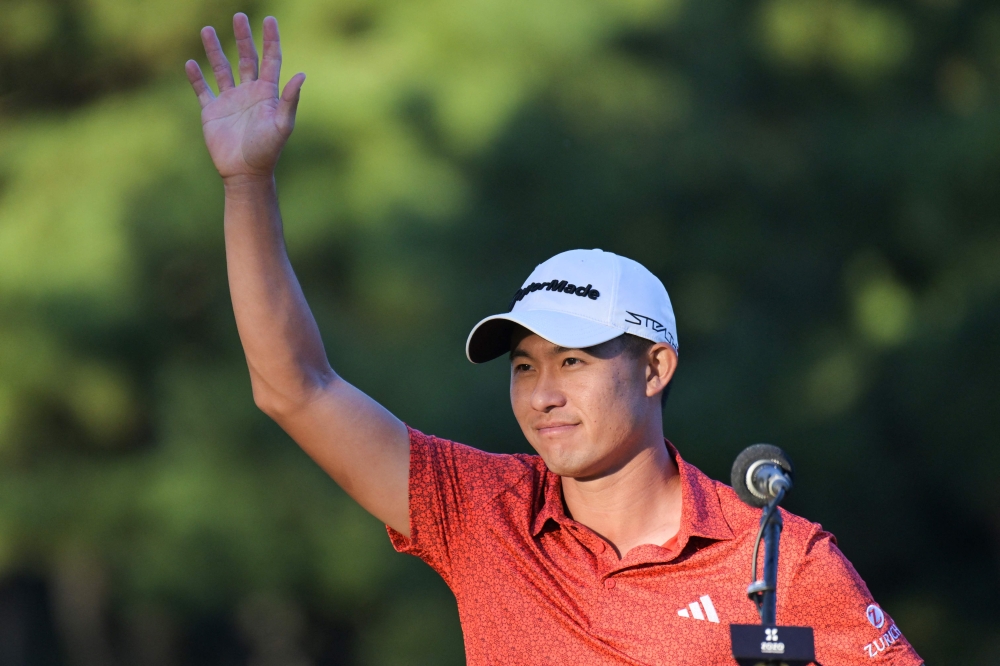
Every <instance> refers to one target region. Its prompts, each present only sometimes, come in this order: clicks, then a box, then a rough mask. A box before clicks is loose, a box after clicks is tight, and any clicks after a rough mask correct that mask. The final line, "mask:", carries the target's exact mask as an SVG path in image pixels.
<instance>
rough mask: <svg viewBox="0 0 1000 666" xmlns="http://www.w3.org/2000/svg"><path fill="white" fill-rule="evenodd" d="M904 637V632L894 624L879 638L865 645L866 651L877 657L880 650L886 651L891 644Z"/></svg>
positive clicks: (869, 654)
mask: <svg viewBox="0 0 1000 666" xmlns="http://www.w3.org/2000/svg"><path fill="white" fill-rule="evenodd" d="M902 637H903V632H901V631H900V630H899V627H897V626H896V625H892V626H891V627H889V629H888V630H887V631H886V632H885V633H884V634H882V636H881V637H879V638H878V639H877V640H874V641H872V642H871V643H869V644H868V645H866V646H865V652H867V653H868V656H869V657H872V658H874V657H877V656H878V655H879V653H880V652H885V651H886V650H888V649H889V646H890V645H892V644H893V643H895V642H896V641H898V640H899V639H900V638H902Z"/></svg>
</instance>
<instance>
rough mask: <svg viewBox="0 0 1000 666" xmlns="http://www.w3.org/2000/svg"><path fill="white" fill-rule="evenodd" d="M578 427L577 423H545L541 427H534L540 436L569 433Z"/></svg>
mask: <svg viewBox="0 0 1000 666" xmlns="http://www.w3.org/2000/svg"><path fill="white" fill-rule="evenodd" d="M578 425H579V424H578V423H547V424H546V425H543V426H535V430H537V431H538V434H540V435H559V434H562V433H565V432H569V431H570V430H572V429H573V428H575V427H576V426H578Z"/></svg>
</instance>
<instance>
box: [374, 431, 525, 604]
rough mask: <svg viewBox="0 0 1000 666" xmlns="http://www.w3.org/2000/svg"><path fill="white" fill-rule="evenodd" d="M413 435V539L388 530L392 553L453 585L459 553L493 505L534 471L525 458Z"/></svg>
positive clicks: (410, 488) (411, 505) (428, 436)
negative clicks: (411, 558) (416, 559)
mask: <svg viewBox="0 0 1000 666" xmlns="http://www.w3.org/2000/svg"><path fill="white" fill-rule="evenodd" d="M408 430H409V434H410V479H409V502H410V536H409V538H407V537H406V536H404V535H403V534H401V533H399V532H397V531H396V530H394V529H392V528H391V527H388V526H386V529H387V530H388V532H389V539H390V540H391V541H392V545H393V548H395V549H396V550H397V551H399V552H401V553H408V554H410V555H415V556H417V557H419V558H420V559H422V560H424V561H425V562H427V564H429V565H430V566H431V567H432V568H433V569H434V570H435V571H437V572H438V573H439V574H440V575H441V577H442V578H444V580H445V582H447V583H449V584H450V583H451V579H452V573H453V572H452V568H453V565H454V562H455V560H456V559H457V555H458V553H459V552H461V551H463V550H464V546H465V544H466V542H467V541H468V539H469V537H470V535H471V534H472V533H473V532H474V530H475V528H476V526H477V525H478V524H481V523H482V521H483V518H484V516H485V515H488V511H487V509H488V508H489V507H490V505H491V504H492V503H493V500H494V499H495V498H496V497H497V496H498V495H499V494H500V493H502V492H503V491H504V490H505V489H507V488H509V487H511V486H512V485H514V484H516V483H517V482H518V481H519V480H520V479H522V478H523V477H524V476H525V475H526V474H528V473H530V472H531V470H532V469H533V468H532V466H531V465H530V464H529V463H527V462H526V461H524V460H523V459H522V458H521V457H520V456H514V455H501V454H493V453H487V452H485V451H480V450H479V449H475V448H473V447H471V446H466V445H464V444H458V443H456V442H452V441H449V440H446V439H441V438H439V437H433V436H430V435H425V434H424V433H422V432H420V431H418V430H414V429H413V428H409V427H408Z"/></svg>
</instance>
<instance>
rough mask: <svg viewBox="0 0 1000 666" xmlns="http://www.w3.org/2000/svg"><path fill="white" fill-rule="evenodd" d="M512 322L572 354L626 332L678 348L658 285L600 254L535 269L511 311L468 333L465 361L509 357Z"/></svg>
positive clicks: (632, 266)
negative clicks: (571, 350)
mask: <svg viewBox="0 0 1000 666" xmlns="http://www.w3.org/2000/svg"><path fill="white" fill-rule="evenodd" d="M515 324H519V325H521V326H523V327H525V328H526V329H528V330H529V331H531V332H532V333H536V334H537V335H539V336H541V337H543V338H545V339H546V340H548V341H549V342H552V343H553V344H557V345H559V346H560V347H567V348H569V349H583V348H586V347H592V346H594V345H599V344H601V343H602V342H607V341H608V340H611V339H612V338H617V337H618V336H619V335H622V334H623V333H631V334H632V335H637V336H639V337H641V338H646V339H647V340H652V341H653V342H665V343H666V344H668V345H670V346H671V347H673V348H674V351H675V352H676V351H677V322H676V321H675V319H674V309H673V306H671V305H670V297H669V296H668V295H667V290H666V289H665V288H664V286H663V283H662V282H660V280H659V279H658V278H657V277H656V276H655V275H653V274H652V273H650V272H649V271H648V270H647V269H646V268H645V267H644V266H643V265H642V264H640V263H638V262H635V261H632V260H631V259H626V258H625V257H620V256H618V255H617V254H612V253H611V252H604V251H602V250H569V251H568V252H563V253H561V254H557V255H556V256H554V257H552V258H551V259H549V260H548V261H546V262H544V263H541V264H539V265H538V266H536V267H535V270H534V271H532V272H531V275H529V276H528V279H527V281H526V282H525V283H524V284H523V285H522V286H521V288H520V289H518V290H517V293H516V294H514V298H513V300H512V301H511V308H510V312H508V313H506V314H498V315H493V316H492V317H487V318H486V319H483V320H482V321H481V322H479V323H478V324H476V326H475V327H474V328H473V329H472V333H470V334H469V339H468V341H467V342H466V343H465V354H466V356H468V357H469V360H470V361H472V362H473V363H484V362H486V361H490V360H493V359H495V358H497V357H498V356H502V355H504V354H506V353H507V352H509V351H510V336H511V333H512V332H513V329H514V325H515Z"/></svg>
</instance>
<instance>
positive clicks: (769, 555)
mask: <svg viewBox="0 0 1000 666" xmlns="http://www.w3.org/2000/svg"><path fill="white" fill-rule="evenodd" d="M784 498H785V489H784V488H781V489H780V490H779V491H778V494H777V495H776V496H775V498H774V499H772V500H771V501H770V502H768V504H767V506H766V507H764V511H763V513H761V515H760V530H761V532H762V533H763V536H764V580H762V581H760V580H755V581H754V582H753V583H751V584H750V587H748V588H747V596H748V597H750V600H751V601H753V602H754V603H755V604H756V605H757V614H758V615H760V623H761V624H762V625H765V626H769V627H773V626H774V625H776V624H777V623H778V620H777V618H778V611H777V606H778V551H779V549H780V545H781V530H782V528H783V527H784V525H785V522H784V520H783V519H782V517H781V512H780V511H778V504H780V503H781V500H783V499H784ZM759 545H760V542H759V541H758V542H757V544H756V545H755V546H754V552H753V569H754V578H757V575H756V574H757V546H759Z"/></svg>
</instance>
